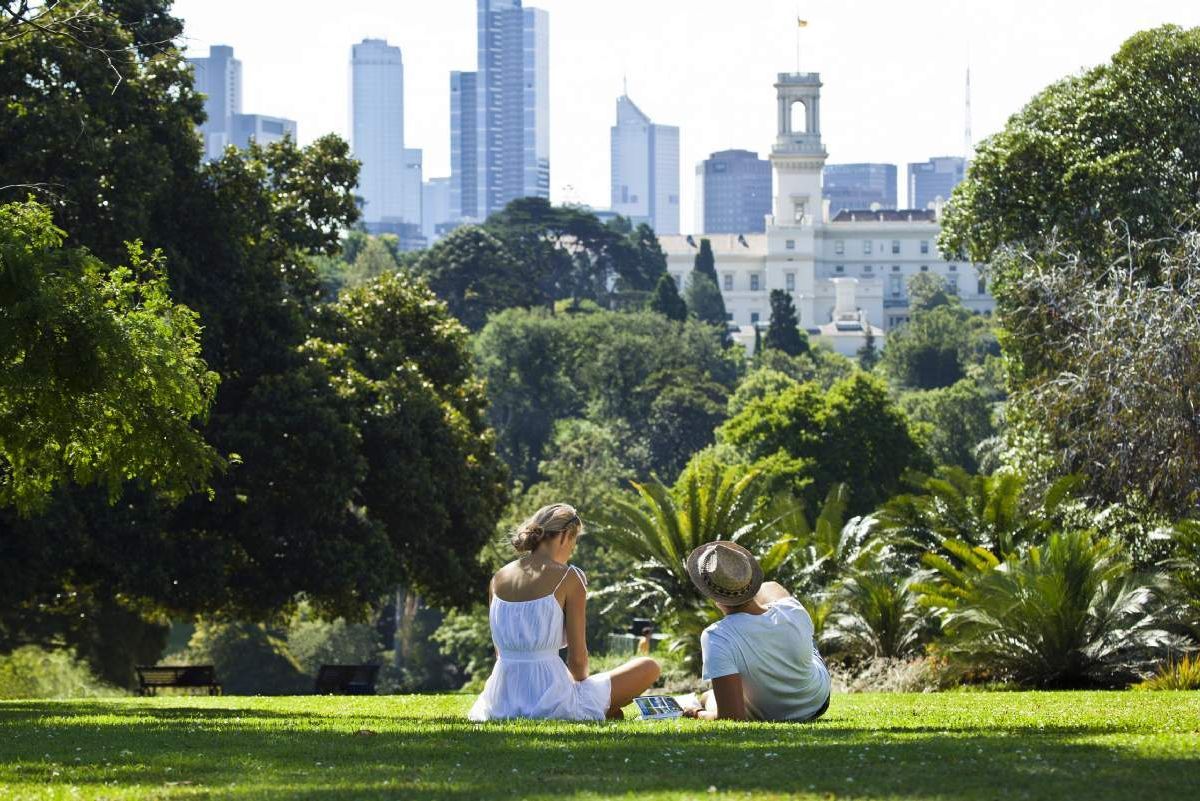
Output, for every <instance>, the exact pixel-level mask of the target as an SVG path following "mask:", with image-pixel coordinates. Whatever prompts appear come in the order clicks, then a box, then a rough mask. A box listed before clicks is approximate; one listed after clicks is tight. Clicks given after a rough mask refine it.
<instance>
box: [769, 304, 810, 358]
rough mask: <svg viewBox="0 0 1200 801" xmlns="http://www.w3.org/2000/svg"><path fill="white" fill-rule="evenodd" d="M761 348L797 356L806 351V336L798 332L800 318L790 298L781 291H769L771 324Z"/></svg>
mask: <svg viewBox="0 0 1200 801" xmlns="http://www.w3.org/2000/svg"><path fill="white" fill-rule="evenodd" d="M763 347H766V348H774V349H775V350H781V351H783V352H784V353H786V354H787V355H789V356H799V355H800V354H801V353H804V352H805V351H806V350H808V336H807V335H806V334H805V333H804V332H802V331H801V330H800V317H799V316H798V315H797V314H796V304H795V303H793V302H792V296H791V295H790V294H789V293H787V292H784V291H783V290H782V289H772V290H771V323H770V325H769V326H768V327H767V337H766V340H765V341H764V342H763Z"/></svg>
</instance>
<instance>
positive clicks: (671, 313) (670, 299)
mask: <svg viewBox="0 0 1200 801" xmlns="http://www.w3.org/2000/svg"><path fill="white" fill-rule="evenodd" d="M650 311H655V312H658V313H659V314H661V315H663V316H664V317H666V318H667V319H668V320H675V321H676V322H682V321H684V320H686V319H687V314H688V307H687V303H686V302H684V300H683V298H681V297H679V290H678V289H677V288H676V287H675V279H673V278H672V277H671V276H670V275H668V274H667V273H663V274H662V275H661V276H659V278H658V282H657V283H656V284H655V285H654V295H653V296H651V298H650Z"/></svg>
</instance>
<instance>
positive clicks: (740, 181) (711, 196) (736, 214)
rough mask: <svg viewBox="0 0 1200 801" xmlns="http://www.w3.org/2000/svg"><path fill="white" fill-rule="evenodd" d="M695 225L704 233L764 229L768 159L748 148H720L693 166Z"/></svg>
mask: <svg viewBox="0 0 1200 801" xmlns="http://www.w3.org/2000/svg"><path fill="white" fill-rule="evenodd" d="M696 190H697V191H696V216H697V221H696V222H697V225H698V226H699V228H700V230H701V231H702V232H703V233H706V234H748V233H762V232H763V231H765V230H766V225H767V222H766V218H767V215H768V214H770V213H771V162H770V161H768V160H766V159H760V158H759V157H758V154H757V153H752V152H750V151H749V150H722V151H720V152H717V153H713V154H712V155H711V156H709V157H708V158H707V159H705V160H704V161H702V162H700V163H699V164H697V165H696Z"/></svg>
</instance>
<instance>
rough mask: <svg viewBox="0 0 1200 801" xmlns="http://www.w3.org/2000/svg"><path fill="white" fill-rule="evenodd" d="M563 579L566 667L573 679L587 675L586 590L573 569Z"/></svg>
mask: <svg viewBox="0 0 1200 801" xmlns="http://www.w3.org/2000/svg"><path fill="white" fill-rule="evenodd" d="M571 573H572V574H574V575H570V576H567V578H566V580H565V581H563V590H564V591H565V593H566V596H565V597H564V599H563V601H564V603H563V615H564V617H565V619H566V628H567V669H568V670H570V671H571V675H572V676H573V677H574V678H575V681H583V680H584V679H586V678H587V677H588V649H587V590H586V589H584V586H583V580H582V579H580V578H579V575H578V574H576V573H575V571H574V570H572V571H571Z"/></svg>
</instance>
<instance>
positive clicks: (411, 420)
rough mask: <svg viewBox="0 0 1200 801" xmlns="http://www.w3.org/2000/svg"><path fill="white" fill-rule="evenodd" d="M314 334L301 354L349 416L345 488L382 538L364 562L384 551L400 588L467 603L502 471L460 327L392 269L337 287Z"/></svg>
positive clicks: (499, 499) (500, 503)
mask: <svg viewBox="0 0 1200 801" xmlns="http://www.w3.org/2000/svg"><path fill="white" fill-rule="evenodd" d="M324 329H325V332H326V336H327V339H326V340H310V342H309V343H308V344H307V345H306V346H305V350H306V351H307V352H308V353H310V354H312V356H313V358H314V359H316V360H317V361H318V362H319V363H321V364H323V365H324V366H325V367H326V368H327V369H328V370H329V371H330V374H331V380H332V382H333V384H334V386H336V387H337V388H338V390H339V395H340V396H341V397H342V398H343V399H344V400H345V401H346V402H348V403H349V404H351V406H352V407H353V408H354V409H355V411H356V418H357V419H358V420H359V421H360V422H359V423H358V432H359V436H360V437H361V441H362V450H361V453H360V456H359V458H360V459H361V460H362V461H361V462H360V464H362V467H365V475H362V476H361V477H360V478H359V481H358V484H357V495H358V497H359V499H360V502H361V503H362V504H363V505H364V506H365V507H366V509H367V513H368V515H369V518H370V519H371V520H373V521H375V522H377V523H379V524H381V525H382V527H383V529H384V530H385V531H386V533H387V540H388V547H386V549H385V550H384V551H383V553H381V554H379V555H378V556H377V557H376V558H377V559H378V561H381V562H383V561H386V557H385V556H384V555H383V554H388V555H390V556H391V558H394V559H395V560H396V561H397V562H398V566H399V568H400V571H399V577H400V578H401V581H402V583H403V584H405V585H406V586H412V587H415V588H418V589H419V591H420V592H421V594H422V595H423V596H425V597H427V598H429V599H431V600H434V601H436V602H440V603H443V604H450V605H452V604H457V603H463V602H465V601H467V600H469V599H470V598H471V597H472V596H473V595H475V594H477V590H476V589H475V588H477V587H481V586H483V584H484V583H485V581H486V577H485V576H483V575H482V572H481V570H480V567H479V563H478V560H477V556H478V554H479V551H480V549H481V548H482V547H483V545H484V543H485V542H486V540H487V538H488V537H489V536H490V535H491V532H492V531H493V530H494V528H495V525H496V521H497V519H498V518H499V516H500V513H501V510H502V509H503V507H504V503H505V500H506V492H505V480H506V478H507V476H506V471H505V470H504V466H503V464H502V463H501V462H500V461H499V460H498V459H497V458H496V456H495V453H494V434H493V432H492V431H491V430H490V428H489V427H488V423H487V415H486V406H487V400H486V397H485V395H484V392H483V386H482V384H480V383H479V382H478V381H476V380H475V378H474V375H473V372H472V365H471V359H470V356H469V352H468V350H467V338H466V332H465V330H464V329H462V328H461V327H459V326H458V325H456V324H455V323H454V321H453V320H452V319H451V318H450V317H449V316H448V314H447V311H446V308H445V306H443V305H442V304H440V303H438V302H436V300H435V298H434V296H433V294H432V293H431V292H430V290H429V289H428V288H427V287H425V286H424V285H423V284H422V283H420V282H419V281H418V280H416V279H413V278H411V277H408V276H405V275H402V274H398V273H390V274H385V275H383V276H380V277H379V278H377V279H375V280H374V281H372V282H371V283H370V284H367V285H365V286H363V287H361V288H359V289H355V290H349V291H347V292H344V293H343V294H342V297H341V298H340V299H339V300H338V302H337V303H336V304H334V305H333V306H332V307H331V308H330V309H329V312H328V320H327V322H326V325H325V326H324ZM360 469H361V467H360ZM392 575H393V576H396V572H395V571H393V572H392Z"/></svg>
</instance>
